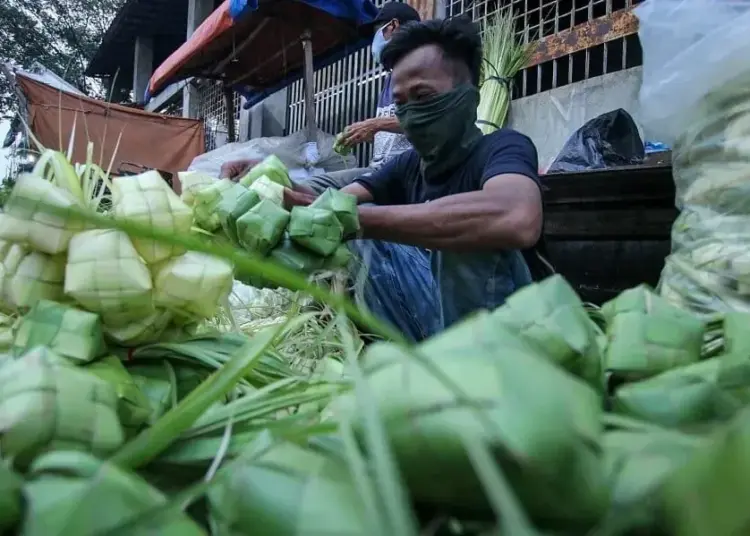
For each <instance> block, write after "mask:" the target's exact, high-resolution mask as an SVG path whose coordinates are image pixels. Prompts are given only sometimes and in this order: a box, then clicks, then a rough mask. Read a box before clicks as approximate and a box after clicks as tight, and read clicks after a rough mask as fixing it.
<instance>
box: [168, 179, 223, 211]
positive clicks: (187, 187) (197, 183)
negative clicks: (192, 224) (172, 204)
mask: <svg viewBox="0 0 750 536" xmlns="http://www.w3.org/2000/svg"><path fill="white" fill-rule="evenodd" d="M177 177H178V178H179V179H180V187H181V188H182V195H181V196H180V197H181V198H182V200H183V201H184V202H185V204H186V205H188V206H190V207H192V206H193V205H194V204H195V194H196V193H197V192H199V191H200V190H202V189H203V188H206V187H207V186H211V185H212V184H213V183H215V182H216V180H215V179H213V178H212V177H211V176H210V175H206V174H205V173H201V172H200V171H180V172H179V173H178V174H177Z"/></svg>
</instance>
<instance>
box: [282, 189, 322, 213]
mask: <svg viewBox="0 0 750 536" xmlns="http://www.w3.org/2000/svg"><path fill="white" fill-rule="evenodd" d="M316 197H317V196H316V195H311V194H309V193H305V192H300V191H295V190H292V189H290V188H284V208H285V209H287V210H292V207H306V206H308V205H309V204H310V203H312V202H313V201H315V198H316Z"/></svg>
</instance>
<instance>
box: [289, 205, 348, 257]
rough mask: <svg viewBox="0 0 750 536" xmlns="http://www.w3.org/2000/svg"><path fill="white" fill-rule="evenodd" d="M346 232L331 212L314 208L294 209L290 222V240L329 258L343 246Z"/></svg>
mask: <svg viewBox="0 0 750 536" xmlns="http://www.w3.org/2000/svg"><path fill="white" fill-rule="evenodd" d="M343 236H344V231H343V227H342V225H341V222H339V220H338V218H337V217H336V215H335V214H334V213H333V212H332V211H331V210H326V209H322V208H313V207H294V208H293V209H292V215H291V218H290V220H289V238H291V239H292V240H293V241H294V242H296V243H297V244H299V245H300V246H303V247H304V248H307V249H309V250H310V251H313V252H315V253H317V254H318V255H322V256H323V257H327V256H328V255H330V254H331V253H333V252H334V251H335V250H336V248H337V247H338V246H339V244H341V240H342V239H343Z"/></svg>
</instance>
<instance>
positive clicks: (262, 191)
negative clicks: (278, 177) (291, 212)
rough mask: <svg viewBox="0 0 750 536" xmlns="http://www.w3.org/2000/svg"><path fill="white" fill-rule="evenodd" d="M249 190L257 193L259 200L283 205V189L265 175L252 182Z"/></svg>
mask: <svg viewBox="0 0 750 536" xmlns="http://www.w3.org/2000/svg"><path fill="white" fill-rule="evenodd" d="M250 190H251V191H253V192H258V195H259V196H260V198H261V199H268V200H269V201H273V202H274V203H276V204H277V205H279V206H282V205H283V204H284V187H283V186H281V185H280V184H278V183H276V182H274V181H272V180H271V179H269V178H268V177H266V176H265V175H263V176H262V177H260V178H259V179H258V180H256V181H255V182H253V184H252V185H251V186H250Z"/></svg>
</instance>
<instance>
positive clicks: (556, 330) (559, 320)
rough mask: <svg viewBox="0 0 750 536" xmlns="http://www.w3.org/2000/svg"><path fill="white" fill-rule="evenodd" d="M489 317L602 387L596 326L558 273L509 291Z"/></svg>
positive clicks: (555, 360) (551, 358)
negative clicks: (509, 293)
mask: <svg viewBox="0 0 750 536" xmlns="http://www.w3.org/2000/svg"><path fill="white" fill-rule="evenodd" d="M493 317H494V318H495V320H497V321H498V322H502V323H503V324H504V325H506V326H507V327H509V328H511V329H510V331H511V332H513V333H515V334H516V335H517V336H518V337H521V338H522V339H523V340H524V341H526V342H527V343H529V344H530V345H531V346H533V347H535V348H537V349H538V350H539V354H538V355H539V356H541V357H547V358H548V359H550V360H551V361H553V362H555V363H557V364H558V365H560V366H562V367H563V368H564V369H566V370H567V371H569V372H571V373H572V374H575V375H576V376H578V377H579V378H581V379H582V380H584V381H585V382H586V383H588V384H589V385H591V386H592V387H594V388H595V389H597V390H602V389H603V387H604V376H603V371H602V355H601V354H602V352H601V350H600V348H599V344H598V343H597V335H598V334H599V329H598V328H597V327H596V325H595V324H594V323H593V322H592V321H591V319H590V318H589V316H588V314H587V313H586V310H585V309H584V307H583V303H582V302H581V300H580V298H579V297H578V295H577V294H576V292H575V291H574V290H573V288H572V287H571V286H570V285H569V284H568V282H567V281H565V279H563V278H562V277H561V276H560V275H554V276H551V277H549V278H547V279H545V280H544V281H542V282H540V283H536V284H532V285H528V286H526V287H524V288H522V289H521V290H519V291H518V292H516V293H514V294H513V295H511V296H510V297H509V298H508V299H507V300H506V302H505V304H504V305H503V306H502V307H499V308H498V309H496V310H495V311H494V313H493Z"/></svg>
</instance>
